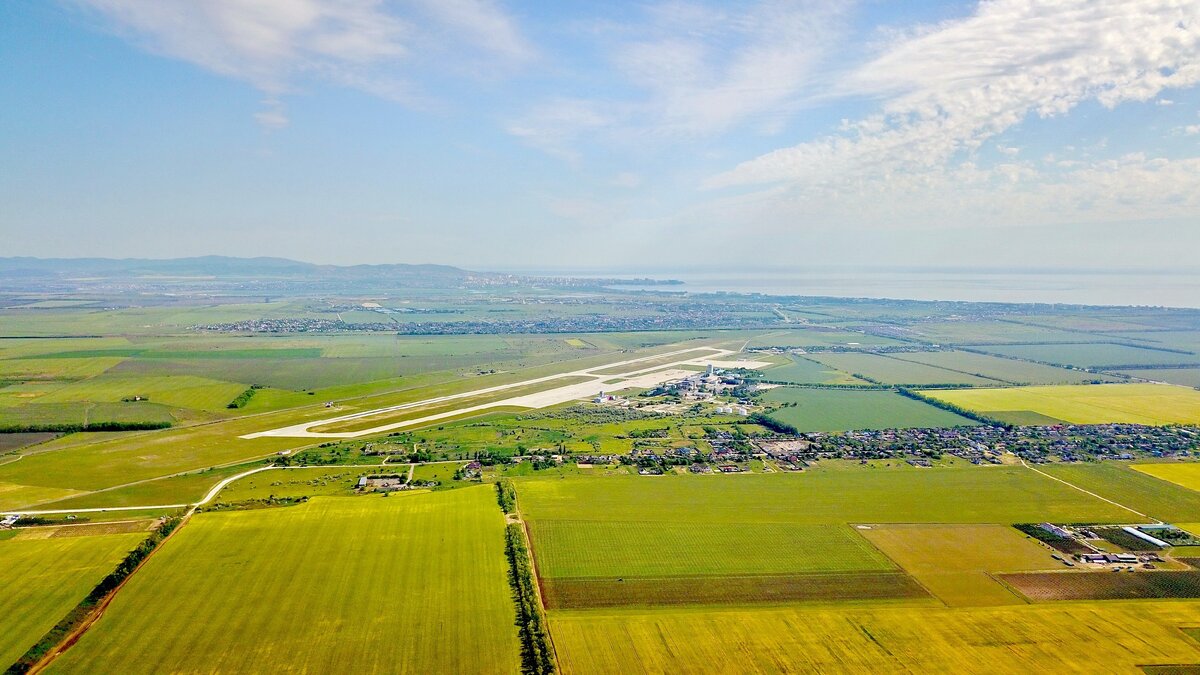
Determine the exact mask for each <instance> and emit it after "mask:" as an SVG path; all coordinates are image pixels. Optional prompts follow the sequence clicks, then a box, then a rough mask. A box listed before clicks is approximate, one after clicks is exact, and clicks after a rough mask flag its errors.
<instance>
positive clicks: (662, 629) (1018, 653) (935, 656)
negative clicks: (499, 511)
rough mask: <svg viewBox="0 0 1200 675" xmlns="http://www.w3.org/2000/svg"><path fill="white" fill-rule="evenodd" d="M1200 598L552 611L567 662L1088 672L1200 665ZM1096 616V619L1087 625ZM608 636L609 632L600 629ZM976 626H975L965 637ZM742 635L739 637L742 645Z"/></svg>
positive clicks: (654, 668) (569, 665) (604, 667)
mask: <svg viewBox="0 0 1200 675" xmlns="http://www.w3.org/2000/svg"><path fill="white" fill-rule="evenodd" d="M1197 612H1200V603H1196V602H1186V601H1184V602H1180V601H1175V602H1150V603H1144V602H1139V603H1115V604H1111V605H1099V604H1095V603H1081V604H1073V605H1069V606H1062V607H1057V606H1040V607H995V608H969V609H963V608H955V609H938V608H931V607H927V606H921V607H871V608H851V609H834V608H796V607H781V608H773V609H767V608H756V609H745V608H730V609H726V610H723V611H711V612H698V611H661V610H660V611H634V610H625V609H622V610H615V611H614V610H590V611H572V612H552V613H551V617H550V626H551V631H552V633H553V635H554V640H555V646H556V648H557V651H558V655H559V660H560V662H561V663H562V667H563V672H564V673H568V674H573V673H596V672H606V673H620V672H631V671H638V672H641V671H649V672H666V671H677V672H700V671H705V672H781V671H782V672H796V671H812V672H823V671H825V672H835V671H838V672H845V671H850V672H864V673H875V672H996V673H1000V672H1047V671H1053V670H1055V669H1058V668H1062V667H1063V664H1064V660H1063V655H1064V654H1069V655H1070V665H1071V667H1072V668H1075V669H1077V670H1078V671H1080V672H1088V671H1092V672H1129V673H1137V672H1140V671H1139V669H1138V666H1141V665H1145V664H1181V663H1182V664H1193V663H1198V662H1200V649H1198V648H1197V645H1196V643H1195V642H1193V641H1192V639H1191V638H1189V637H1187V636H1186V635H1185V634H1184V633H1183V632H1182V631H1181V630H1179V626H1185V625H1187V626H1190V625H1194V624H1195V617H1196V615H1197ZM1082 626H1087V630H1080V627H1082ZM597 635H603V636H604V639H603V640H596V639H595V636H597ZM964 636H970V638H969V639H965V637H964ZM734 645H736V648H734V647H733V646H734Z"/></svg>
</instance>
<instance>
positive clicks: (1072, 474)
mask: <svg viewBox="0 0 1200 675" xmlns="http://www.w3.org/2000/svg"><path fill="white" fill-rule="evenodd" d="M1160 467H1161V468H1163V469H1165V471H1164V472H1163V473H1165V474H1166V475H1159V471H1158V469H1159V468H1160ZM1168 467H1169V468H1168ZM1038 468H1039V469H1040V470H1042V471H1045V472H1046V473H1048V474H1050V475H1051V476H1054V477H1056V478H1061V479H1063V480H1065V481H1067V482H1069V483H1071V484H1072V485H1078V486H1079V487H1081V488H1083V489H1085V490H1090V491H1091V492H1095V493H1096V494H1098V495H1100V496H1101V497H1104V498H1106V499H1111V500H1113V501H1115V502H1117V503H1118V504H1122V505H1124V506H1127V507H1129V508H1131V509H1135V510H1137V511H1141V512H1142V513H1145V514H1146V515H1148V516H1150V517H1151V518H1157V519H1159V520H1165V521H1168V522H1173V521H1184V522H1193V521H1198V520H1200V492H1195V491H1194V490H1188V489H1186V487H1187V486H1186V484H1185V487H1182V488H1181V487H1179V485H1176V484H1174V483H1173V482H1168V481H1169V480H1171V479H1170V478H1167V477H1166V476H1167V475H1171V473H1172V470H1176V469H1177V468H1178V469H1183V470H1184V471H1187V470H1188V469H1192V470H1193V471H1192V472H1193V473H1194V474H1195V475H1197V476H1198V477H1200V471H1196V470H1198V469H1200V464H1135V465H1132V466H1131V465H1128V464H1121V463H1117V462H1102V463H1101V462H1086V463H1080V464H1046V465H1044V466H1040V467H1038ZM1147 469H1149V470H1147ZM1176 473H1177V475H1178V474H1182V473H1184V472H1183V471H1176ZM1155 476H1158V477H1157V478H1156V477H1155ZM1197 487H1200V483H1198V484H1197Z"/></svg>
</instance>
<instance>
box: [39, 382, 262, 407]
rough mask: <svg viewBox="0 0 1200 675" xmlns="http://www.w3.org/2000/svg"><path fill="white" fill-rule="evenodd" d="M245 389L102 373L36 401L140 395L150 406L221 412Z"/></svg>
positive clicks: (117, 399)
mask: <svg viewBox="0 0 1200 675" xmlns="http://www.w3.org/2000/svg"><path fill="white" fill-rule="evenodd" d="M245 388H246V387H245V385H242V384H236V383H231V382H221V381H218V380H212V379H209V378H205V377H196V376H193V375H176V376H169V375H167V376H127V375H115V374H114V375H107V374H106V375H102V376H100V377H95V378H92V379H90V380H85V381H83V382H76V383H73V384H71V385H68V386H66V387H63V388H61V389H58V390H55V391H53V392H51V393H48V394H46V395H45V396H41V397H39V398H38V399H37V401H38V402H39V403H40V402H54V403H67V402H74V401H104V402H109V403H119V402H120V401H121V400H122V399H125V398H132V397H133V396H141V397H143V398H147V399H148V400H149V401H150V402H152V403H159V404H163V405H168V406H172V407H176V408H191V409H195V410H208V411H222V410H224V409H225V406H226V404H228V403H229V401H230V400H231V399H233V398H234V397H235V396H237V395H238V394H240V393H241V392H242V391H243V390H244V389H245ZM139 405H140V403H139Z"/></svg>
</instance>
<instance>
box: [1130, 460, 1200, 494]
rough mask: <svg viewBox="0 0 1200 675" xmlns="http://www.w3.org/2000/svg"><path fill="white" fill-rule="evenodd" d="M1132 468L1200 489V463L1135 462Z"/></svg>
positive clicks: (1193, 488)
mask: <svg viewBox="0 0 1200 675" xmlns="http://www.w3.org/2000/svg"><path fill="white" fill-rule="evenodd" d="M1132 468H1133V469H1135V470H1137V471H1141V472H1142V473H1144V474H1148V475H1151V476H1154V477H1155V478H1161V479H1162V480H1165V481H1168V482H1170V483H1174V484H1176V485H1182V486H1183V487H1185V488H1188V489H1190V490H1200V463H1198V464H1175V463H1171V464H1133V465H1132Z"/></svg>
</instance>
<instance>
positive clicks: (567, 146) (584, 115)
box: [507, 98, 615, 163]
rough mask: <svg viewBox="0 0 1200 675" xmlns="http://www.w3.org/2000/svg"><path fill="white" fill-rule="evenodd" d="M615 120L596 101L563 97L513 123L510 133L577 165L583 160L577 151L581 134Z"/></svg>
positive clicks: (508, 128) (548, 102) (509, 129)
mask: <svg viewBox="0 0 1200 675" xmlns="http://www.w3.org/2000/svg"><path fill="white" fill-rule="evenodd" d="M614 121H615V118H614V117H613V113H612V112H611V111H602V110H601V109H600V106H598V105H597V104H595V103H594V102H592V101H587V100H583V99H568V98H560V99H553V100H550V101H546V102H544V103H543V104H542V105H541V106H540V107H539V108H538V109H537V110H535V111H533V112H531V113H529V114H528V115H526V116H525V118H524V119H522V120H520V121H517V122H513V123H511V124H509V125H508V127H507V130H508V133H510V134H512V135H513V136H516V137H518V138H520V139H522V140H524V141H525V142H526V143H528V144H529V145H531V146H533V147H535V148H538V149H539V150H542V151H543V152H546V153H547V154H550V155H553V156H555V157H559V158H560V159H564V160H566V161H568V162H571V163H575V162H578V161H579V159H580V154H579V152H578V151H577V150H575V149H574V148H573V143H574V141H575V139H576V138H577V137H578V135H579V134H581V133H586V132H588V131H592V130H596V129H600V128H603V127H607V126H609V125H610V124H612V123H613V122H614Z"/></svg>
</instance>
